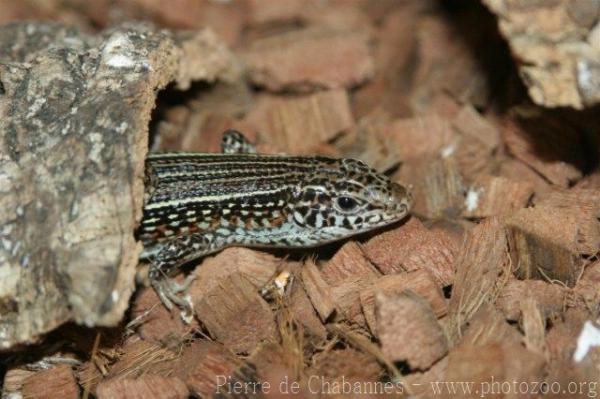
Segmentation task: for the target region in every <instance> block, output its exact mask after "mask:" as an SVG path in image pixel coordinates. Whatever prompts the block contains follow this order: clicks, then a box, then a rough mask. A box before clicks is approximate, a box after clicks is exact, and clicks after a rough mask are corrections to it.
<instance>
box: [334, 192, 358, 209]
mask: <svg viewBox="0 0 600 399" xmlns="http://www.w3.org/2000/svg"><path fill="white" fill-rule="evenodd" d="M337 206H338V207H339V208H340V210H341V211H343V212H350V211H353V210H355V209H356V208H357V207H358V202H357V201H356V200H355V199H354V198H352V197H347V196H342V197H339V198H338V199H337Z"/></svg>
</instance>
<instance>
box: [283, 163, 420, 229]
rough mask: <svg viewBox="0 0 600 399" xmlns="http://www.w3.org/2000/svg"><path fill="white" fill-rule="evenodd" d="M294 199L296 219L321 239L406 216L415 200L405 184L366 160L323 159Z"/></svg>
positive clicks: (298, 189) (299, 185) (391, 221)
mask: <svg viewBox="0 0 600 399" xmlns="http://www.w3.org/2000/svg"><path fill="white" fill-rule="evenodd" d="M291 203H292V206H291V208H292V209H291V211H292V212H293V219H294V222H295V223H297V224H298V225H300V227H302V228H304V229H306V228H309V229H313V230H314V234H316V235H319V236H320V239H321V240H322V241H334V240H337V239H340V238H344V237H348V236H351V235H354V234H358V233H362V232H365V231H369V230H372V229H375V228H377V227H381V226H385V225H388V224H390V223H394V222H397V221H399V220H401V219H403V218H404V217H405V216H406V215H407V214H408V212H409V211H410V209H411V207H412V203H413V199H412V196H411V194H410V192H409V190H407V189H406V188H405V187H404V186H402V185H400V184H398V183H395V182H392V181H391V180H390V179H389V178H388V177H387V176H385V175H383V174H380V173H378V172H377V171H375V170H374V169H372V168H370V167H369V166H367V165H366V164H365V163H364V162H362V161H359V160H356V159H348V158H346V159H329V158H320V159H319V163H318V164H317V165H315V171H314V173H312V174H311V175H310V177H309V178H307V179H306V180H304V181H302V182H300V183H299V184H298V186H297V188H296V191H295V193H294V195H293V199H292V201H291Z"/></svg>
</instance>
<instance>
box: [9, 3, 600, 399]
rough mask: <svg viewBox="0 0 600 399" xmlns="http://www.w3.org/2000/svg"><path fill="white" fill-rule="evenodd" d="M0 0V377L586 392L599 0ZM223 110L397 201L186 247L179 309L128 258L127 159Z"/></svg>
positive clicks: (46, 390)
mask: <svg viewBox="0 0 600 399" xmlns="http://www.w3.org/2000/svg"><path fill="white" fill-rule="evenodd" d="M41 3H43V6H41ZM167 3H168V5H167ZM0 9H1V10H0V23H1V24H2V25H1V26H0V139H1V140H0V381H2V382H1V386H0V388H1V391H2V398H48V397H51V398H99V399H104V398H173V399H176V398H189V397H192V398H195V397H213V396H217V397H227V398H229V397H275V398H282V397H302V398H307V397H313V396H317V397H343V396H347V395H354V396H357V397H369V398H378V397H414V398H453V397H465V398H466V397H469V398H485V397H494V398H500V397H501V398H538V397H545V396H549V397H557V398H558V397H561V398H562V397H569V398H579V397H581V398H592V397H597V396H598V395H600V393H599V392H598V391H599V390H600V387H598V386H597V385H598V384H599V383H600V257H599V254H600V128H599V127H600V114H599V113H598V108H597V107H594V104H597V103H598V102H599V101H600V94H599V93H600V78H599V77H598V76H600V75H599V74H600V61H599V60H600V57H599V56H598V54H600V22H599V21H600V3H598V1H595V0H577V1H575V0H573V1H567V0H552V1H550V0H548V1H530V2H519V1H500V0H481V1H462V2H461V1H454V2H453V1H438V0H354V1H337V0H329V1H323V0H233V1H208V0H207V1H193V0H180V1H174V2H172V3H171V2H164V1H158V0H91V1H83V0H73V1H44V2H40V1H36V0H5V1H3V2H2V5H1V6H0ZM24 19H26V20H27V22H23V21H22V20H24ZM34 20H36V21H38V22H34ZM133 21H135V22H133ZM553 107H560V108H553ZM229 128H234V129H237V130H240V131H242V132H243V133H244V134H245V135H246V136H247V137H248V138H249V140H250V141H252V142H254V143H256V145H257V148H258V150H259V151H260V152H263V153H267V154H279V153H287V154H299V155H308V154H318V155H326V156H333V157H352V158H359V159H362V160H364V161H365V162H367V163H369V164H370V165H371V166H373V167H374V168H376V169H378V170H379V171H381V172H382V173H386V174H387V175H388V176H390V178H391V179H392V180H394V181H397V182H399V183H401V184H403V185H405V186H406V187H409V188H410V190H411V192H412V194H413V197H414V207H413V210H412V213H411V215H410V216H409V217H408V218H406V219H405V220H403V221H401V222H399V223H396V224H393V225H390V226H388V227H386V228H384V229H381V230H377V231H372V232H369V233H366V234H363V235H359V236H356V237H352V238H350V239H347V240H344V241H341V242H337V243H331V244H328V245H326V246H323V247H317V248H311V249H303V250H300V249H290V250H286V249H278V250H261V249H256V248H254V249H253V248H242V247H231V248H227V249H225V250H223V251H221V252H218V253H215V254H213V255H211V256H207V257H204V258H201V259H198V260H196V261H194V262H192V263H191V264H189V265H186V267H184V268H183V270H182V271H181V273H180V274H179V275H177V276H176V278H177V279H180V281H183V280H184V279H185V278H186V277H187V276H189V275H193V276H194V277H195V278H194V280H193V282H192V283H191V285H190V286H189V288H188V290H187V294H188V295H189V298H190V300H191V302H192V303H193V306H194V309H195V314H194V317H193V320H192V321H191V323H186V322H184V321H183V320H182V319H181V317H180V313H179V310H178V309H173V310H172V311H169V310H167V308H165V307H164V306H163V305H162V303H161V302H160V300H159V298H158V297H157V295H156V293H155V292H154V291H153V290H152V289H151V288H149V287H148V279H147V269H148V264H145V263H143V262H140V261H139V260H138V256H139V253H140V250H141V243H139V242H138V241H136V227H137V226H138V224H139V222H140V219H141V209H142V203H143V184H144V181H143V160H144V157H145V155H146V154H147V152H148V151H160V150H169V151H171V150H181V151H195V152H217V151H219V147H220V140H221V135H222V133H223V131H225V130H226V129H229Z"/></svg>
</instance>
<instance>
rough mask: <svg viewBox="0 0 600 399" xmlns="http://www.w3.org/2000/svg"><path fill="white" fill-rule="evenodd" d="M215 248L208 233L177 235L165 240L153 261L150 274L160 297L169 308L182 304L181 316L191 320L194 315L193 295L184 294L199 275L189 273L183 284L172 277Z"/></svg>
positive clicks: (185, 319)
mask: <svg viewBox="0 0 600 399" xmlns="http://www.w3.org/2000/svg"><path fill="white" fill-rule="evenodd" d="M212 251H213V249H212V247H211V243H210V239H209V238H208V237H206V236H205V235H202V234H192V235H189V236H182V237H177V238H175V239H173V240H170V241H168V242H165V244H164V245H163V247H162V248H161V249H160V250H159V251H158V253H157V255H156V257H155V259H153V261H152V263H151V264H150V270H149V271H148V277H149V279H150V282H151V284H152V287H153V288H154V290H155V291H156V293H157V295H158V297H159V298H160V300H161V301H162V303H163V304H164V305H165V307H166V308H167V309H169V310H171V309H173V304H175V305H177V306H178V307H179V308H181V309H182V311H181V318H182V319H183V321H184V322H186V323H187V324H189V323H190V322H191V321H192V318H193V316H194V306H193V304H192V301H191V299H190V298H189V296H187V295H184V296H181V295H180V294H182V293H185V291H186V290H187V289H188V287H189V286H190V284H191V283H192V281H193V280H194V278H195V277H194V275H189V276H188V277H187V278H186V279H185V281H184V282H183V283H182V284H180V283H177V282H175V281H174V280H172V279H171V278H170V275H171V273H172V272H173V271H176V270H178V268H179V266H181V265H182V264H184V263H186V262H188V261H191V260H193V259H196V258H199V257H201V256H203V255H205V254H207V253H209V252H212Z"/></svg>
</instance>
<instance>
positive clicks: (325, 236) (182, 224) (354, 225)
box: [138, 129, 413, 319]
mask: <svg viewBox="0 0 600 399" xmlns="http://www.w3.org/2000/svg"><path fill="white" fill-rule="evenodd" d="M221 147H222V152H221V153H182V152H170V153H150V154H148V155H147V157H146V161H145V194H144V208H143V216H142V221H141V223H140V227H139V229H138V235H139V239H140V240H141V241H142V243H143V246H144V250H143V252H142V255H141V257H142V258H146V259H151V263H150V268H149V272H148V276H149V279H150V282H151V284H152V286H153V287H154V289H155V290H156V292H157V294H158V296H159V298H160V299H161V301H162V302H163V304H164V305H165V306H166V307H167V308H168V309H172V307H173V304H176V305H178V306H179V307H181V308H182V309H183V310H184V311H185V313H186V314H187V317H184V316H183V315H184V312H182V317H184V319H189V318H190V315H191V314H193V313H192V312H193V309H192V308H193V307H192V304H191V301H190V300H189V298H187V297H182V296H180V294H181V293H182V292H184V291H185V290H186V289H187V287H188V286H189V284H190V283H191V281H192V279H193V277H192V276H190V277H188V279H186V281H185V282H184V283H183V284H177V283H175V282H173V281H172V280H170V279H169V276H171V275H173V274H174V273H175V272H176V271H177V270H178V269H179V267H180V266H181V265H183V264H184V263H187V262H190V261H192V260H195V259H198V258H201V257H203V256H205V255H208V254H211V253H214V252H217V251H220V250H222V249H224V248H226V247H229V246H245V247H258V248H310V247H316V246H320V245H323V244H327V243H330V242H333V241H337V240H341V239H344V238H347V237H350V236H354V235H356V234H360V233H363V232H366V231H370V230H373V229H376V228H380V227H382V226H385V225H389V224H391V223H394V222H398V221H400V220H402V219H404V218H405V217H406V216H407V215H408V213H409V211H410V209H411V207H412V204H413V198H412V195H411V193H410V191H409V190H408V189H407V188H406V187H404V186H402V185H400V184H398V183H395V182H393V181H391V180H390V179H389V178H388V177H387V176H385V175H383V174H380V173H378V172H377V171H375V170H374V169H372V168H370V167H369V166H367V165H366V164H365V163H364V162H362V161H360V160H357V159H352V158H330V157H324V156H288V155H264V154H257V153H256V149H255V147H254V146H253V145H252V144H251V143H250V142H249V141H248V140H247V139H246V138H245V137H244V136H243V135H242V133H240V132H238V131H236V130H231V129H230V130H228V131H226V132H225V133H224V134H223V139H222V142H221Z"/></svg>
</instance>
